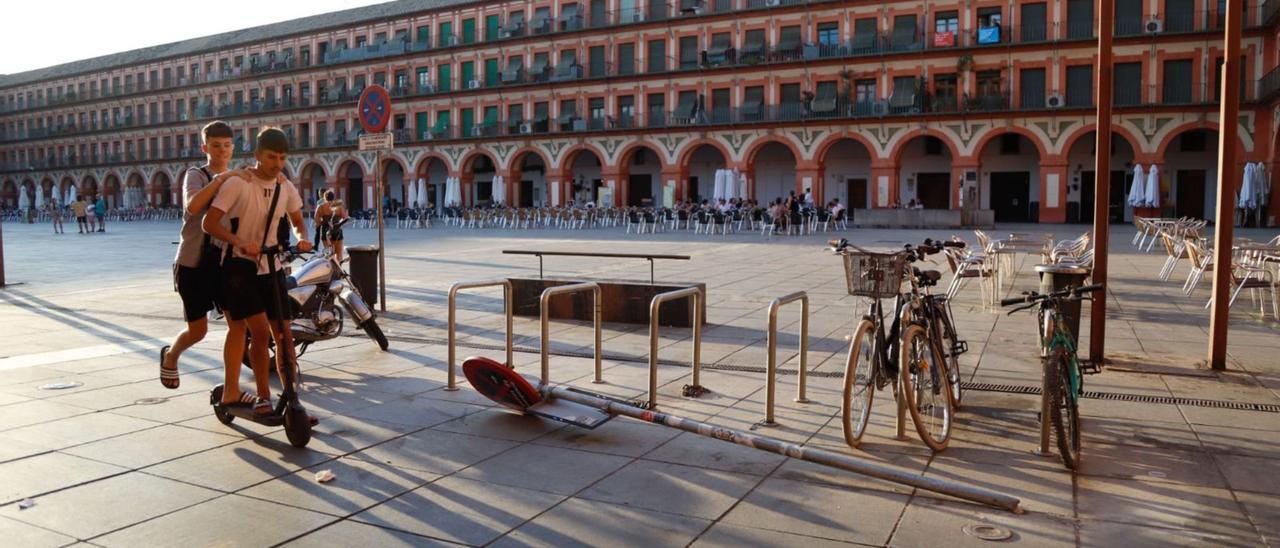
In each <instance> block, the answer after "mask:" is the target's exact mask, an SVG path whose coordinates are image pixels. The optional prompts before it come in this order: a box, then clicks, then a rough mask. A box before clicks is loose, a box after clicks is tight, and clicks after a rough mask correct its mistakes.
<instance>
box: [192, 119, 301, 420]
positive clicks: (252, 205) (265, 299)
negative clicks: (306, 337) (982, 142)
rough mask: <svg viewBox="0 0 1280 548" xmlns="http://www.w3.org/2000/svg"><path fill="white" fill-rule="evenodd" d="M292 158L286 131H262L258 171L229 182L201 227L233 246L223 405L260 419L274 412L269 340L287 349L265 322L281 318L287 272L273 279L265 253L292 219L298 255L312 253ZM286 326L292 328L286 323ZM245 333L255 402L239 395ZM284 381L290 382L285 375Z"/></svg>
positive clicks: (226, 293)
mask: <svg viewBox="0 0 1280 548" xmlns="http://www.w3.org/2000/svg"><path fill="white" fill-rule="evenodd" d="M288 154H289V140H288V138H287V137H286V136H285V134H284V132H283V131H281V130H280V129H278V128H273V127H268V128H265V129H263V130H262V131H261V132H259V133H258V137H257V148H256V150H255V151H254V158H255V159H256V160H257V165H256V166H254V167H253V168H251V169H249V170H248V171H249V176H248V177H242V176H238V175H236V176H232V177H229V178H227V180H226V182H224V183H223V184H222V189H221V190H220V191H219V192H218V196H217V197H216V198H214V200H213V204H212V205H211V206H210V208H209V211H208V213H207V214H205V218H204V223H203V227H204V230H205V232H207V233H209V235H210V236H213V237H214V238H217V239H219V240H222V241H224V242H227V243H228V244H230V247H231V250H230V252H229V253H227V254H226V256H227V260H226V261H225V262H224V263H223V268H222V301H223V307H224V310H225V311H226V316H227V320H228V321H227V325H228V331H227V340H226V343H225V345H224V346H223V351H222V357H223V361H224V363H225V366H226V370H225V382H224V383H223V391H222V403H223V404H224V405H228V406H245V407H250V406H251V407H252V408H253V412H254V414H257V415H270V414H272V413H273V412H274V411H273V409H272V405H271V387H270V385H269V384H268V382H267V380H268V379H267V368H268V367H269V364H268V362H267V359H268V353H267V340H268V339H267V338H268V337H274V338H275V342H276V348H278V349H282V348H284V342H283V333H276V332H275V331H276V325H275V323H274V322H269V321H268V320H269V319H270V320H280V319H282V314H283V311H281V310H279V307H278V305H277V300H276V294H275V291H276V290H277V289H278V288H279V287H280V285H279V284H281V283H282V281H283V273H282V272H281V270H280V265H276V274H277V275H276V279H272V277H271V275H270V272H271V268H270V265H269V264H268V262H267V261H275V260H276V257H275V255H274V254H266V255H264V254H262V252H261V251H262V248H263V247H267V248H270V247H272V246H275V245H276V243H277V242H276V234H277V233H278V231H277V228H278V226H279V223H280V222H281V218H282V217H288V219H289V222H290V224H292V225H293V231H294V234H295V235H297V238H298V249H299V250H300V251H310V250H311V247H312V246H311V242H309V241H307V234H306V225H305V224H304V223H303V221H302V197H301V196H299V195H298V191H297V189H296V188H294V186H293V183H291V182H290V181H289V180H288V179H286V178H285V177H284V175H282V174H281V170H282V169H283V168H284V163H285V158H286V157H287V156H288ZM277 192H278V193H279V195H278V196H276V193H277ZM273 202H274V204H275V207H274V208H272V207H271V206H272V204H273ZM264 235H265V237H264ZM282 243H284V244H287V243H288V242H282ZM284 325H285V328H286V329H287V328H288V325H289V324H288V322H287V320H286V321H285V323H284ZM246 328H247V329H248V330H249V333H250V334H251V335H252V336H253V340H252V343H251V344H250V347H249V363H250V365H251V366H252V367H253V376H254V381H255V383H256V384H257V389H258V393H257V395H256V396H255V395H253V394H249V393H242V392H241V391H240V383H239V381H240V360H241V357H242V356H243V355H244V332H245V329H246ZM282 352H283V351H282ZM280 378H282V379H283V378H285V376H284V372H281V376H280Z"/></svg>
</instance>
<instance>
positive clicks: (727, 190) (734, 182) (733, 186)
mask: <svg viewBox="0 0 1280 548" xmlns="http://www.w3.org/2000/svg"><path fill="white" fill-rule="evenodd" d="M737 197H739V196H738V179H737V178H736V177H734V176H733V172H732V171H729V170H727V169H726V170H724V199H725V200H732V199H734V198H737Z"/></svg>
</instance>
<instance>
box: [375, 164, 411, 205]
mask: <svg viewBox="0 0 1280 548" xmlns="http://www.w3.org/2000/svg"><path fill="white" fill-rule="evenodd" d="M378 167H379V169H380V171H379V176H381V177H382V178H383V182H382V188H383V189H384V192H386V193H387V195H388V196H391V199H392V200H393V201H394V202H395V203H396V204H398V205H399V207H408V204H409V185H408V184H407V182H408V181H410V180H412V179H411V177H410V172H409V169H408V166H407V165H406V164H405V163H404V160H402V159H401V158H400V157H398V156H396V155H394V154H388V155H386V156H383V157H382V164H381V165H380V166H378Z"/></svg>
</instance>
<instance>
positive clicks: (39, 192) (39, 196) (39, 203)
mask: <svg viewBox="0 0 1280 548" xmlns="http://www.w3.org/2000/svg"><path fill="white" fill-rule="evenodd" d="M42 207H44V189H43V188H36V209H40V208H42Z"/></svg>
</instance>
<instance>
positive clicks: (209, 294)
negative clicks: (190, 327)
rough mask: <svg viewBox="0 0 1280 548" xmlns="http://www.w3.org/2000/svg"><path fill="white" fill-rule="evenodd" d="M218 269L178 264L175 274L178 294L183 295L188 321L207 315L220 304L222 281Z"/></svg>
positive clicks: (183, 308)
mask: <svg viewBox="0 0 1280 548" xmlns="http://www.w3.org/2000/svg"><path fill="white" fill-rule="evenodd" d="M219 277H220V276H219V274H218V272H217V271H211V270H202V269H199V268H191V267H189V266H182V265H178V271H177V272H176V274H175V278H176V280H175V281H176V282H177V287H178V296H179V297H182V314H183V317H185V318H186V320H187V322H194V321H196V320H198V319H200V318H203V317H205V314H207V313H208V312H209V311H210V310H213V309H214V308H217V307H218V306H219V299H218V293H219V291H220V289H221V285H222V281H221V280H220V279H219Z"/></svg>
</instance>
